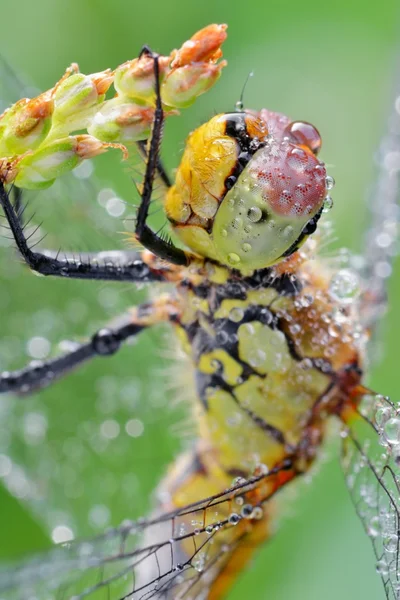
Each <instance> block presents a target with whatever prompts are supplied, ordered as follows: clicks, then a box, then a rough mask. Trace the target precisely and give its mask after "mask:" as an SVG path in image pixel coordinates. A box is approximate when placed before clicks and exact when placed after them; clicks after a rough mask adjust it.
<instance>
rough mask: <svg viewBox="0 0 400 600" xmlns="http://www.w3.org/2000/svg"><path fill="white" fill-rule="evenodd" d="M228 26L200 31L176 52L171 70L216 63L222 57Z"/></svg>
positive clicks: (211, 26)
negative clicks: (185, 66) (191, 65)
mask: <svg viewBox="0 0 400 600" xmlns="http://www.w3.org/2000/svg"><path fill="white" fill-rule="evenodd" d="M227 28H228V26H227V25H224V24H223V25H215V24H214V25H208V27H204V29H200V31H198V32H197V33H195V34H194V35H193V36H192V37H191V38H190V40H188V41H187V42H185V43H184V44H183V45H182V48H180V49H179V50H176V51H175V55H174V57H173V61H172V64H171V68H172V69H174V68H178V67H183V66H184V65H188V64H190V63H194V62H211V63H215V62H217V60H219V59H220V58H221V56H222V51H221V45H222V43H223V42H224V41H225V40H226V37H227V33H226V30H227Z"/></svg>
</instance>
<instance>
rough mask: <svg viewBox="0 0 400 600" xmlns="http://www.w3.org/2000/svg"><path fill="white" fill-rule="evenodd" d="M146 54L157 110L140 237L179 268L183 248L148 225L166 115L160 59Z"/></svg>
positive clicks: (184, 262) (182, 262)
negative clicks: (151, 69) (150, 62)
mask: <svg viewBox="0 0 400 600" xmlns="http://www.w3.org/2000/svg"><path fill="white" fill-rule="evenodd" d="M143 53H147V54H150V55H151V56H152V57H153V60H154V76H155V87H156V109H155V112H154V121H153V129H152V134H151V139H150V145H149V150H148V156H147V163H146V171H145V175H144V181H143V190H142V198H141V202H140V206H139V210H138V214H137V221H136V237H137V239H138V241H139V242H140V243H141V244H143V246H144V247H145V248H148V249H149V250H151V252H154V254H156V255H157V256H159V257H160V258H163V259H165V260H167V261H169V262H171V263H173V264H175V265H187V264H188V262H189V260H188V256H187V255H186V254H185V252H184V251H183V250H181V249H180V248H176V246H174V245H173V244H172V243H171V242H169V241H167V240H164V239H163V238H161V237H159V236H158V235H157V234H156V233H155V232H154V231H152V229H150V227H149V226H148V225H147V224H146V220H147V217H148V213H149V207H150V202H151V195H152V191H153V184H154V177H155V175H156V172H157V166H158V164H159V150H160V143H161V137H162V130H163V123H164V112H163V109H162V103H161V94H160V77H159V65H158V56H157V55H156V54H152V53H151V51H150V50H149V49H148V48H146V47H145V48H144V49H143V50H142V53H141V54H143Z"/></svg>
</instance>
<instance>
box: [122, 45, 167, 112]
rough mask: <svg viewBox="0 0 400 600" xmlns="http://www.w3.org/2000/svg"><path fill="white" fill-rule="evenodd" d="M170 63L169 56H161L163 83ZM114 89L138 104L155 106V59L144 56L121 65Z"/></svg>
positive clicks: (161, 79)
mask: <svg viewBox="0 0 400 600" xmlns="http://www.w3.org/2000/svg"><path fill="white" fill-rule="evenodd" d="M170 62H171V59H170V58H169V57H168V56H159V58H158V65H159V70H160V81H163V79H164V77H165V75H166V73H167V72H168V66H169V63H170ZM114 87H115V89H116V90H117V92H118V93H119V94H120V95H121V96H126V97H127V98H129V99H130V100H134V101H135V102H137V103H138V104H147V105H151V106H154V105H155V101H156V94H155V80H154V60H153V58H151V57H150V56H146V55H143V56H141V57H140V58H135V59H134V60H129V61H127V62H126V63H124V64H122V65H120V66H119V67H118V68H117V69H116V70H115V76H114Z"/></svg>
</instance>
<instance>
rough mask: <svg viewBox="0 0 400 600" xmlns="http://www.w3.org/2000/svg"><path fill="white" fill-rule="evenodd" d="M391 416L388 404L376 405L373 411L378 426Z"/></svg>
mask: <svg viewBox="0 0 400 600" xmlns="http://www.w3.org/2000/svg"><path fill="white" fill-rule="evenodd" d="M391 416H392V411H391V409H390V407H389V406H378V408H377V409H376V411H375V423H376V424H377V425H378V427H383V426H384V425H385V423H387V421H389V419H390V417H391Z"/></svg>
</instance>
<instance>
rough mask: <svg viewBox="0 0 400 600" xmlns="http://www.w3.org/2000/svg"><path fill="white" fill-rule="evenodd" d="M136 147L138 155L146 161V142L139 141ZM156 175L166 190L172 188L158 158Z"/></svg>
mask: <svg viewBox="0 0 400 600" xmlns="http://www.w3.org/2000/svg"><path fill="white" fill-rule="evenodd" d="M136 145H137V147H138V150H139V152H140V154H141V155H142V156H143V158H144V159H145V160H146V161H147V144H146V142H144V141H140V142H137V143H136ZM157 175H158V177H159V178H160V180H161V181H162V182H163V184H164V185H165V187H166V188H170V187H171V186H172V182H171V179H170V178H169V175H168V173H167V171H166V169H165V167H164V165H163V163H162V160H161V159H160V157H159V158H158V160H157Z"/></svg>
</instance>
